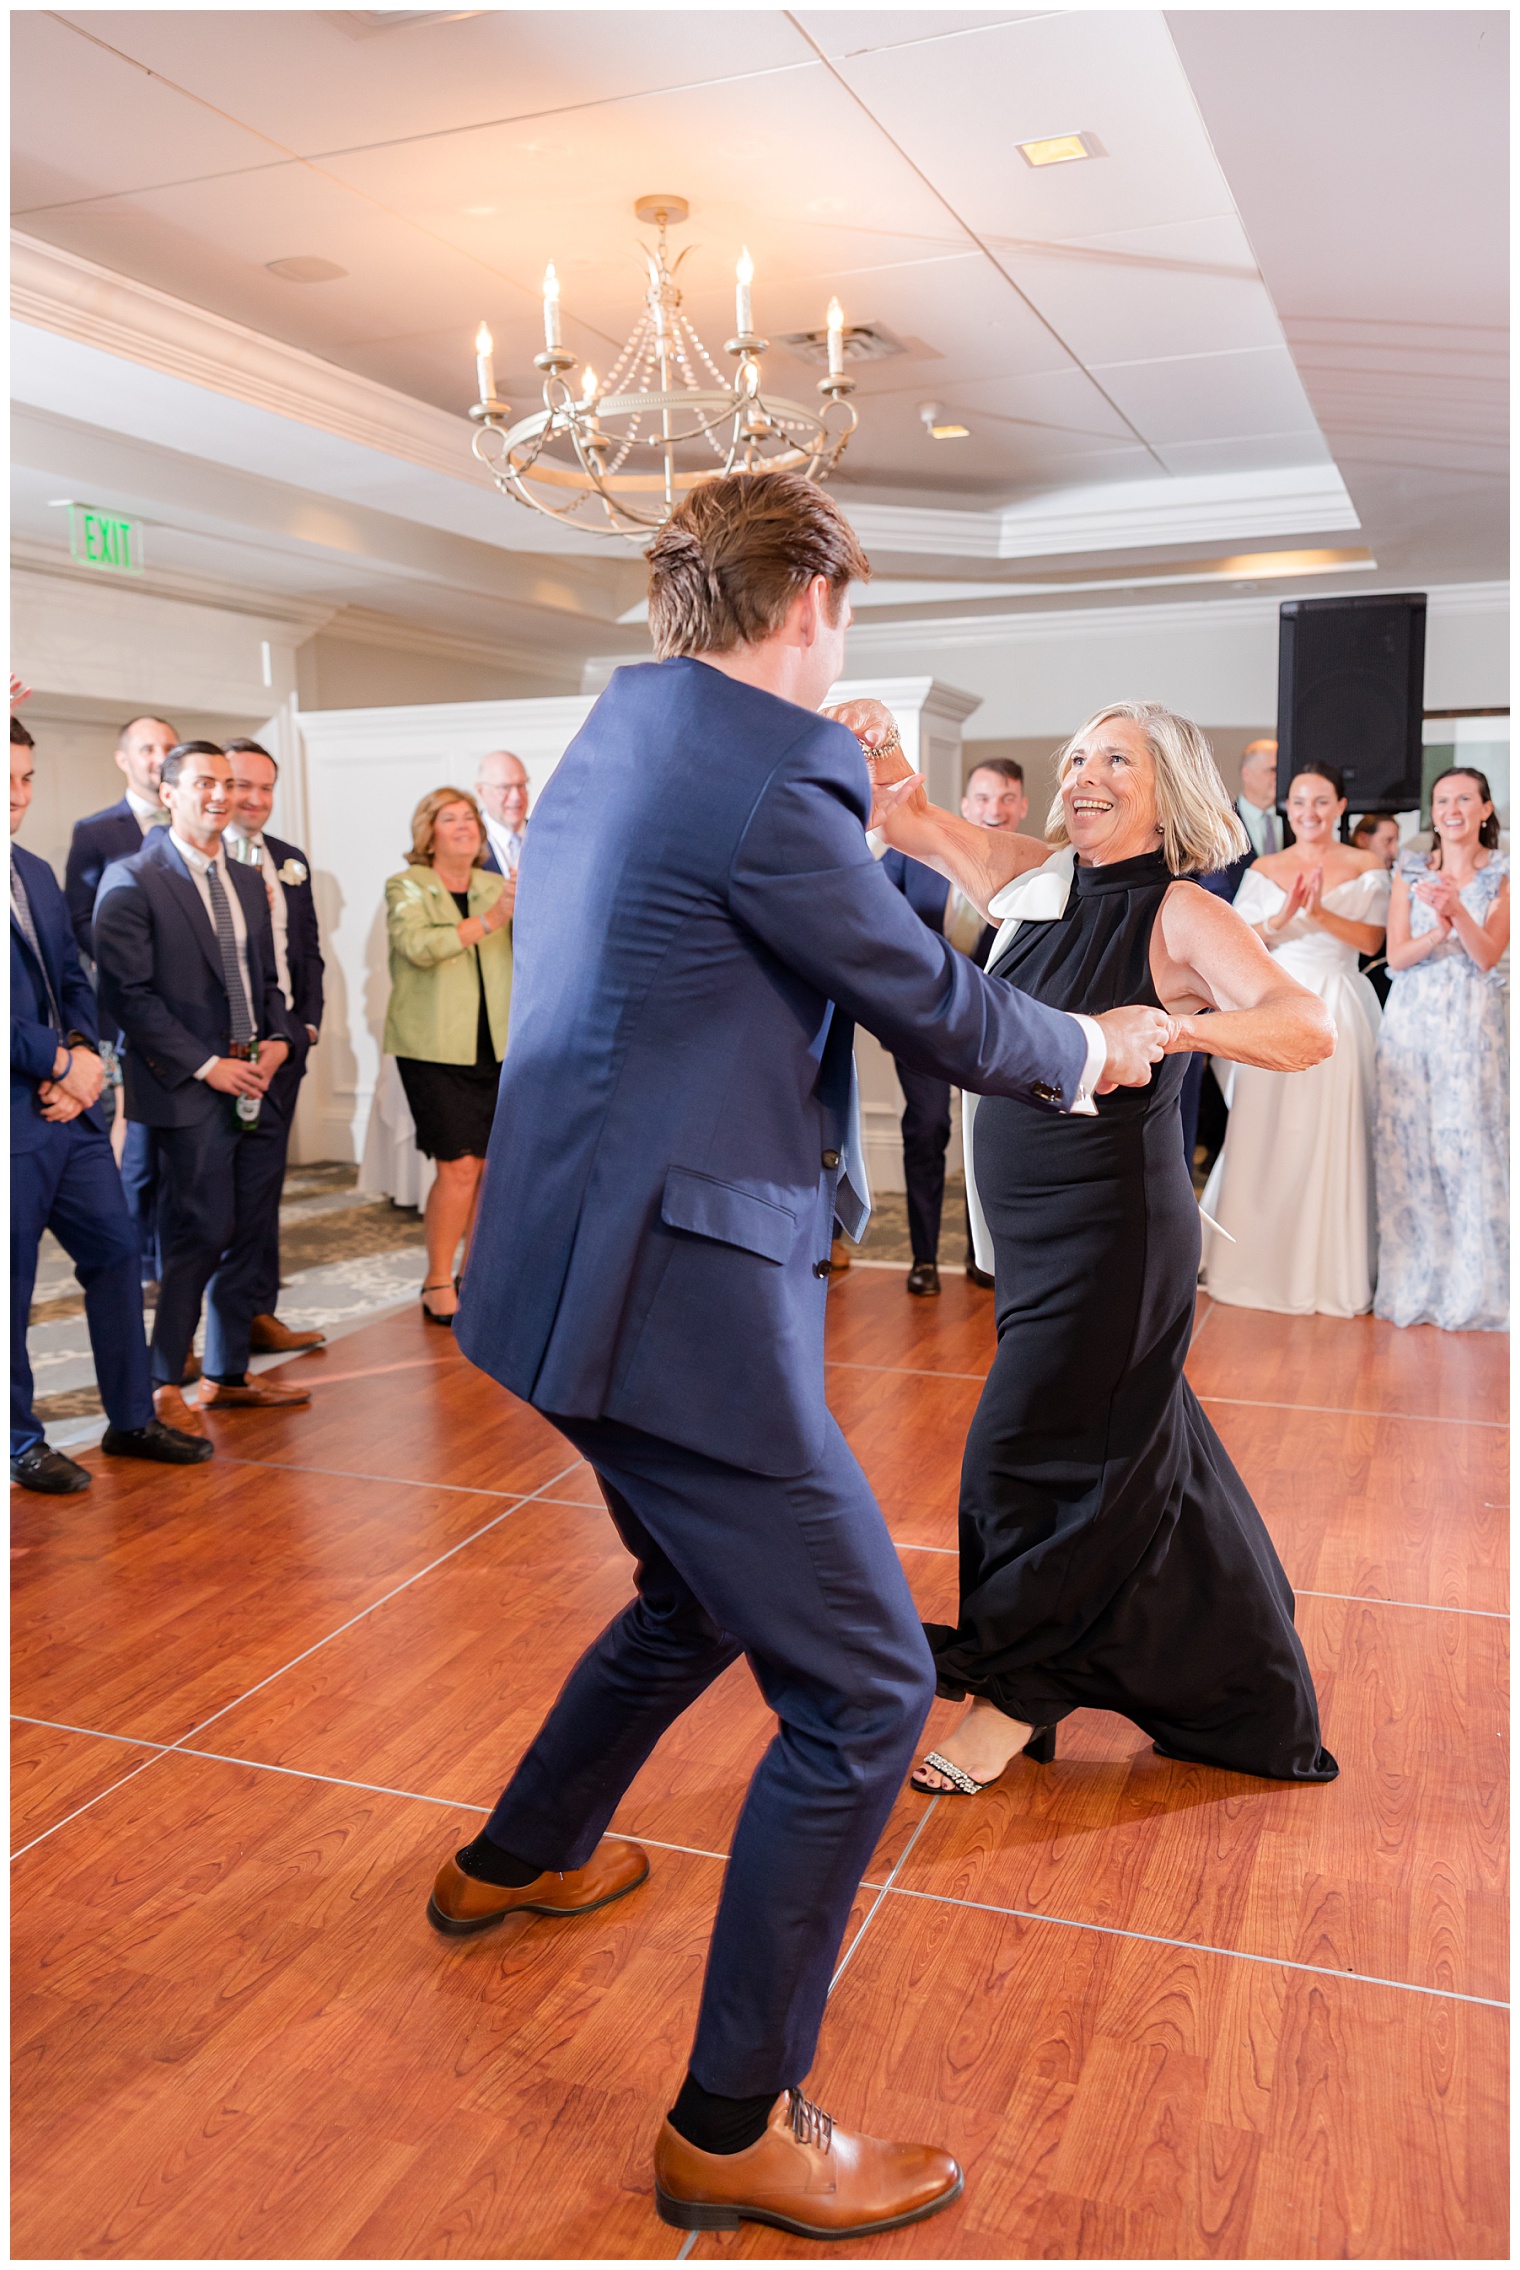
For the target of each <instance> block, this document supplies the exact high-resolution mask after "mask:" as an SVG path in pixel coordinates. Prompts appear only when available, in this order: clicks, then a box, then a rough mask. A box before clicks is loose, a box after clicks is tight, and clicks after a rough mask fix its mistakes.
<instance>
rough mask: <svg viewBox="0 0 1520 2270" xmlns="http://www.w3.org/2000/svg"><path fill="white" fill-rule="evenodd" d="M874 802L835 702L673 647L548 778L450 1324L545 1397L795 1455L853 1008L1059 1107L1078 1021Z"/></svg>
mask: <svg viewBox="0 0 1520 2270" xmlns="http://www.w3.org/2000/svg"><path fill="white" fill-rule="evenodd" d="M869 808H870V787H869V783H868V780H867V776H866V768H865V761H864V759H863V758H862V756H861V753H860V748H859V745H858V743H857V742H856V740H855V738H854V735H853V734H851V733H849V732H848V731H847V730H846V729H845V727H844V726H842V725H839V724H836V723H833V722H831V721H830V720H828V719H826V718H822V717H819V716H818V715H816V714H815V713H814V712H812V711H809V710H804V709H800V708H798V707H796V706H795V705H794V704H792V703H790V702H784V701H779V700H777V699H776V698H775V697H774V696H773V695H770V694H767V693H762V692H760V691H759V690H758V689H756V688H755V687H752V686H747V685H743V684H741V683H739V682H738V681H736V680H734V679H732V678H729V677H727V676H725V675H724V674H723V673H722V672H721V671H718V670H713V669H711V668H709V667H708V666H707V665H706V664H705V663H701V662H696V661H693V660H691V659H690V658H682V659H678V660H674V661H669V662H657V663H644V664H640V665H637V666H635V667H633V668H624V669H621V670H618V671H616V672H615V673H614V674H613V678H612V682H611V684H610V685H609V686H608V688H607V690H606V692H605V693H603V695H602V696H601V698H600V700H599V701H598V702H597V705H596V707H595V709H594V710H593V711H592V713H591V715H590V717H589V718H588V719H587V721H586V723H585V725H584V726H583V727H582V729H581V731H580V732H579V733H578V734H577V736H576V738H575V740H574V741H573V742H572V743H571V745H570V747H569V749H568V750H567V751H566V753H565V755H564V757H563V759H562V760H561V762H560V764H559V766H558V768H557V769H556V771H555V773H554V775H553V777H552V779H551V780H550V782H549V785H548V787H547V788H546V789H545V791H544V794H543V796H542V798H541V799H540V801H539V804H538V807H537V809H536V811H535V812H534V815H533V837H532V843H531V847H530V849H529V850H528V852H527V853H526V855H525V856H524V859H523V862H522V867H521V870H520V874H519V879H518V895H517V910H516V915H515V918H514V936H513V944H514V963H513V989H512V1025H511V1035H510V1038H509V1041H508V1044H507V1054H506V1061H505V1063H504V1065H503V1068H502V1081H501V1091H500V1095H499V1098H498V1102H497V1109H496V1122H495V1127H494V1129H493V1131H492V1136H491V1144H490V1150H489V1154H488V1159H487V1165H486V1170H485V1183H484V1189H483V1194H482V1200H481V1206H480V1212H479V1217H478V1219H477V1223H476V1227H475V1233H474V1240H473V1244H472V1247H471V1252H470V1262H469V1272H468V1275H467V1278H466V1281H465V1287H464V1294H463V1299H462V1302H461V1306H460V1311H459V1316H458V1320H457V1323H456V1326H455V1331H456V1337H457V1338H458V1340H459V1343H460V1345H461V1347H462V1348H463V1349H464V1352H465V1354H466V1355H467V1356H468V1357H469V1358H470V1360H471V1362H472V1363H475V1364H478V1365H479V1366H480V1367H481V1369H482V1370H483V1371H487V1372H489V1373H490V1374H491V1375H492V1377H493V1378H495V1379H498V1380H500V1381H501V1382H502V1384H503V1385H504V1386H506V1387H508V1388H510V1389H512V1390H513V1392H514V1393H516V1394H518V1395H521V1396H523V1397H525V1398H526V1399H528V1400H529V1401H530V1402H532V1403H534V1404H536V1405H537V1406H538V1408H539V1409H541V1410H543V1411H546V1412H549V1413H551V1414H559V1415H561V1416H565V1417H584V1418H608V1419H612V1420H615V1421H620V1422H622V1423H624V1424H626V1425H628V1426H632V1427H637V1428H640V1429H642V1430H643V1431H644V1432H646V1433H648V1434H652V1435H657V1436H660V1437H663V1438H664V1439H665V1440H667V1441H670V1442H674V1443H679V1444H684V1445H686V1446H687V1447H689V1448H691V1449H693V1450H696V1451H699V1452H702V1453H704V1454H705V1455H707V1456H709V1457H712V1458H716V1459H721V1460H723V1461H725V1462H726V1463H728V1464H730V1465H737V1466H741V1467H745V1468H747V1469H749V1470H750V1471H752V1472H757V1473H762V1474H798V1473H802V1472H805V1471H806V1470H807V1468H808V1467H809V1466H811V1465H812V1464H813V1463H814V1462H815V1460H816V1459H817V1457H818V1455H819V1453H820V1451H821V1449H822V1446H823V1443H824V1440H825V1431H826V1428H827V1424H828V1412H827V1406H826V1404H825V1401H824V1384H823V1323H824V1302H825V1285H824V1281H823V1279H822V1278H821V1277H820V1276H819V1274H818V1267H819V1264H820V1263H822V1262H824V1261H826V1259H827V1256H828V1251H829V1237H830V1231H831V1227H832V1221H833V1214H834V1197H835V1186H836V1183H837V1180H838V1167H839V1153H840V1151H841V1150H842V1149H843V1147H844V1139H845V1127H846V1119H847V1111H848V1100H849V1089H850V1039H851V1033H852V1029H853V1021H854V1020H859V1021H860V1022H861V1023H863V1024H865V1025H867V1026H868V1027H869V1028H870V1030H871V1031H873V1032H875V1033H876V1034H878V1035H879V1037H880V1038H881V1039H882V1040H883V1041H884V1042H885V1043H886V1045H887V1046H888V1047H889V1048H890V1049H891V1050H892V1052H893V1053H894V1054H895V1055H898V1056H901V1057H903V1058H904V1059H905V1060H906V1061H908V1062H910V1063H911V1064H913V1065H914V1066H915V1068H918V1069H922V1070H923V1071H926V1072H931V1073H935V1074H938V1075H939V1076H940V1077H942V1078H946V1079H950V1080H954V1081H957V1082H959V1083H960V1084H962V1085H963V1086H965V1087H968V1088H970V1089H972V1090H974V1091H976V1092H977V1093H980V1094H987V1095H1011V1096H1025V1097H1031V1098H1034V1099H1036V1100H1038V1101H1045V1102H1048V1103H1050V1104H1052V1105H1059V1106H1065V1105H1069V1104H1070V1103H1071V1102H1073V1101H1074V1100H1075V1098H1076V1094H1077V1090H1078V1086H1079V1084H1080V1081H1081V1077H1082V1073H1083V1070H1084V1068H1085V1064H1086V1043H1085V1041H1084V1039H1083V1036H1082V1032H1081V1028H1080V1027H1079V1026H1078V1025H1077V1024H1076V1022H1075V1021H1074V1020H1073V1019H1072V1018H1069V1017H1067V1016H1065V1015H1063V1014H1062V1013H1061V1012H1060V1011H1058V1010H1053V1009H1047V1008H1045V1007H1043V1006H1041V1005H1039V1004H1037V1003H1035V1002H1032V1001H1029V1000H1027V999H1025V998H1024V997H1023V996H1022V995H1020V994H1018V993H1016V992H1015V991H1013V989H1012V988H1011V987H1008V986H1006V985H999V984H992V983H989V982H988V980H987V979H986V978H984V977H983V976H982V974H981V972H980V971H979V970H977V969H975V968H974V967H973V966H972V964H971V963H970V962H969V961H967V960H966V958H965V956H964V955H962V954H958V953H956V951H955V949H954V947H952V946H951V945H949V944H948V943H947V942H946V940H945V939H943V938H938V937H935V936H933V935H931V933H930V932H929V930H928V929H927V928H926V927H925V925H924V924H923V923H922V922H920V921H919V919H918V917H917V916H916V915H915V914H914V913H913V911H912V909H911V908H910V907H909V906H908V905H907V904H906V903H905V902H904V899H903V896H902V894H901V892H899V891H895V890H894V889H893V888H892V885H891V883H890V882H889V881H888V880H887V878H886V876H884V875H883V874H881V873H880V872H879V870H878V867H877V863H876V861H875V860H874V859H873V858H872V856H871V853H870V850H869V847H868V846H867V843H866V840H865V822H866V819H867V817H868V814H869Z"/></svg>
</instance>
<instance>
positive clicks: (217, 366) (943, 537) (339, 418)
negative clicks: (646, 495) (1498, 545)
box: [11, 232, 1361, 560]
mask: <svg viewBox="0 0 1520 2270" xmlns="http://www.w3.org/2000/svg"><path fill="white" fill-rule="evenodd" d="M11 299H12V307H13V311H14V313H15V315H16V317H17V319H18V320H19V321H21V322H23V323H27V324H31V325H34V326H35V327H37V328H38V329H41V330H44V331H51V332H54V333H56V334H58V335H60V336H62V337H64V338H68V339H72V340H75V341H77V342H79V343H81V344H83V345H86V346H90V347H95V348H97V349H99V350H100V351H102V352H103V353H106V354H110V355H116V356H119V357H122V358H124V359H125V360H127V361H130V362H134V363H138V364H141V365H143V366H145V367H147V368H149V369H153V370H157V371H160V372H163V373H164V374H166V375H167V376H169V377H172V378H175V379H179V380H183V381H185V382H187V383H188V384H190V385H193V386H201V387H204V388H206V389H207V390H209V391H210V392H213V393H216V394H221V395H224V396H226V397H228V398H229V399H231V400H234V401H239V402H243V403H246V404H248V405H250V406H252V407H254V408H257V409H261V410H265V411H268V412H270V413H272V414H273V415H276V416H278V417H282V418H289V419H292V420H295V421H296V422H298V423H300V424H302V425H306V426H310V427H313V428H315V429H317V430H319V431H321V432H325V433H330V434H333V435H335V436H336V437H338V438H339V439H341V440H343V441H346V442H350V443H355V444H359V445H361V446H363V447H366V448H369V449H372V450H375V451H377V452H379V453H380V454H382V455H384V456H387V457H391V458H396V459H400V460H403V461H405V462H407V463H409V464H412V465H416V466H419V467H421V468H422V469H423V470H425V471H427V472H429V473H435V474H441V475H443V476H445V477H446V478H447V479H449V480H451V481H462V482H464V483H466V484H467V485H468V486H470V487H472V488H489V487H490V485H491V484H490V478H489V475H488V474H487V473H486V472H485V470H484V468H483V467H482V466H480V465H479V464H478V463H477V462H476V460H475V458H474V457H473V456H472V455H471V452H470V441H471V431H472V429H471V427H470V424H469V421H468V420H467V419H465V418H461V417H453V416H451V415H450V414H449V412H447V411H445V410H439V409H436V408H435V407H434V406H433V405H432V404H431V403H429V402H419V401H416V400H415V399H414V398H413V397H411V396H410V395H406V394H398V393H397V392H395V391H394V390H393V389H392V388H390V387H388V386H381V385H378V384H377V383H376V382H375V381H374V380H373V379H367V378H363V377H360V376H358V375H357V374H356V373H354V372H352V371H348V370H342V369H340V368H339V367H338V365H337V364H335V363H329V362H324V361H323V360H322V358H321V357H320V356H319V355H312V354H308V353H307V352H306V351H305V350H304V349H303V348H300V347H290V346H286V345H285V344H284V343H283V342H282V341H280V340H278V339H271V338H269V337H267V336H266V335H265V334H264V333H262V332H258V331H252V330H250V329H248V327H247V326H246V325H244V324H241V323H233V322H231V321H229V320H228V319H227V318H226V317H224V316H219V315H213V314H210V313H209V312H208V311H207V310H205V309H204V308H197V307H192V306H191V305H190V304H189V303H188V302H187V301H184V300H178V299H174V298H172V297H171V296H170V295H169V294H168V293H167V292H160V291H157V290H155V289H154V288H153V287H152V286H151V285H148V284H140V283H136V282H134V281H133V280H132V279H131V278H130V277H127V276H120V275H117V274H115V273H113V272H112V271H111V270H110V269H108V268H102V267H100V266H98V265H97V264H96V262H94V261H91V260H84V259H81V258H80V257H79V256H78V255H77V254H75V253H71V252H64V251H61V250H60V249H59V248H58V247H57V246H56V245H50V244H44V243H42V242H41V241H40V240H39V239H37V238H35V237H28V236H24V235H22V234H20V233H19V232H17V233H15V234H14V235H13V236H12V240H11ZM836 493H837V492H836ZM838 501H839V503H840V505H841V506H842V508H843V510H844V511H845V513H846V514H847V516H848V518H849V520H850V521H851V523H852V525H853V526H854V528H855V529H856V531H857V533H858V534H859V536H860V538H861V541H862V543H864V544H865V545H866V546H867V547H868V548H874V549H875V550H876V551H877V552H878V553H879V554H894V553H895V554H902V555H912V556H937V557H940V558H955V559H968V560H970V559H983V560H1015V559H1036V558H1042V557H1052V556H1056V555H1059V554H1063V553H1070V552H1113V551H1127V550H1134V549H1137V548H1139V547H1141V546H1154V545H1168V544H1213V543H1221V542H1223V543H1234V542H1238V541H1244V540H1247V539H1258V538H1262V537H1274V536H1306V535H1309V534H1316V535H1324V534H1328V533H1330V532H1332V531H1337V530H1344V529H1348V528H1357V527H1359V526H1360V525H1361V524H1360V522H1359V521H1358V519H1357V515H1356V510H1355V507H1354V506H1353V504H1352V502H1351V499H1350V497H1349V496H1348V495H1347V493H1346V487H1345V483H1344V482H1343V481H1342V479H1341V477H1340V474H1339V472H1338V471H1337V469H1336V467H1335V466H1334V465H1333V464H1330V463H1322V464H1315V465H1299V466H1293V467H1289V468H1286V469H1284V470H1280V471H1273V472H1256V473H1209V474H1175V475H1171V476H1160V477H1158V478H1156V479H1154V480H1149V481H1110V482H1098V483H1093V484H1090V485H1088V486H1085V487H1073V488H1066V489H1058V490H1053V491H1051V492H1049V493H1047V494H1044V495H1041V496H1035V497H1027V498H1024V499H1021V500H1020V501H1018V502H1016V503H1013V504H1008V505H1003V506H1001V507H997V508H994V509H992V510H986V511H967V512H962V511H954V510H949V509H945V508H941V507H930V506H920V505H876V504H867V503H864V502H862V503H858V504H857V503H852V502H851V500H850V498H849V496H848V494H843V495H840V496H839V500H838ZM505 509H507V510H511V509H514V508H512V507H506V508H505ZM584 540H585V541H587V542H590V541H592V540H591V539H590V538H586V539H584ZM512 548H521V547H512ZM541 548H542V549H544V550H549V549H551V548H559V547H557V546H555V545H552V544H551V540H550V532H549V528H548V524H546V526H545V531H544V540H543V544H542V546H541Z"/></svg>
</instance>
